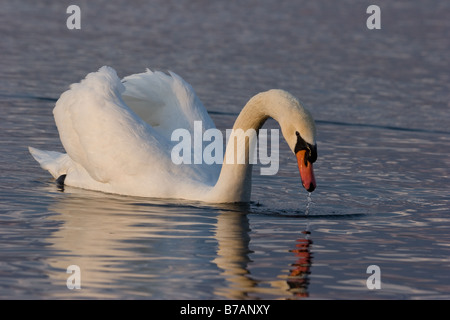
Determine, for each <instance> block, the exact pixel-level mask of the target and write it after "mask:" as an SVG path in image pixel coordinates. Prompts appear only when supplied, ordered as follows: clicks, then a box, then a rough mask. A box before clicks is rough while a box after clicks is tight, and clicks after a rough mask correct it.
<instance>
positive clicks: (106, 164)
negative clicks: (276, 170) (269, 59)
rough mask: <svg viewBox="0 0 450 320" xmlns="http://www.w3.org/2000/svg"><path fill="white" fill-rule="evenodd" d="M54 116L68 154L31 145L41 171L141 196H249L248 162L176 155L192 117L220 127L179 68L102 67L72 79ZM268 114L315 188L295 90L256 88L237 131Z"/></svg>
mask: <svg viewBox="0 0 450 320" xmlns="http://www.w3.org/2000/svg"><path fill="white" fill-rule="evenodd" d="M53 114H54V117H55V122H56V126H57V128H58V131H59V135H60V139H61V142H62V144H63V146H64V149H65V150H66V152H67V153H59V152H54V151H41V150H38V149H35V148H32V147H30V148H29V151H30V153H31V154H32V155H33V157H34V158H35V159H36V160H37V161H38V162H39V163H40V165H41V167H42V168H43V169H46V170H48V171H49V172H50V173H51V174H52V176H53V177H54V178H59V181H60V182H63V183H64V184H66V185H69V186H74V187H79V188H84V189H92V190H98V191H103V192H109V193H118V194H123V195H134V196H143V197H159V198H182V199H189V200H200V201H206V202H248V201H250V192H251V174H252V165H251V164H249V163H248V161H247V162H246V163H245V164H231V163H224V164H223V165H222V168H221V169H220V167H217V165H206V164H195V165H194V164H181V165H176V164H174V163H173V162H172V161H171V150H172V148H173V146H174V144H175V142H173V141H171V138H170V137H171V133H172V132H173V130H175V129H178V128H185V129H187V130H189V131H190V132H193V126H194V121H202V124H203V130H206V129H210V128H215V126H214V123H213V121H212V120H211V118H210V117H209V115H208V113H207V111H206V109H205V107H204V106H203V105H202V103H201V102H200V100H199V99H198V98H197V96H196V95H195V93H194V91H193V89H192V87H191V86H190V85H189V84H188V83H186V82H185V81H184V80H183V79H182V78H181V77H179V76H178V75H176V74H174V73H170V74H169V75H166V74H164V73H162V72H152V71H150V70H147V72H145V73H141V74H135V75H131V76H128V77H125V78H124V79H123V80H122V82H121V81H120V79H119V78H118V77H117V74H116V72H115V70H114V69H112V68H110V67H102V68H100V70H99V71H98V72H93V73H90V74H88V75H87V76H86V78H85V79H84V80H82V81H81V82H80V83H76V84H73V85H71V86H70V89H69V90H68V91H66V92H64V93H63V94H62V95H61V97H60V98H59V100H58V101H57V102H56V106H55V108H54V110H53ZM269 117H272V118H274V119H275V120H277V121H278V123H279V124H280V127H281V131H282V134H283V136H284V138H285V139H286V141H287V143H288V145H289V147H290V149H291V150H292V151H293V152H294V153H295V154H296V157H297V160H298V166H299V170H300V175H301V179H302V181H303V186H304V187H305V189H307V190H308V191H310V192H311V191H313V190H314V189H315V187H316V182H315V178H314V173H313V167H312V163H313V162H314V161H315V160H316V158H317V149H316V140H315V135H316V129H315V124H314V120H313V118H312V116H311V114H310V113H309V112H308V111H307V110H306V109H305V108H303V107H302V106H301V105H300V103H299V102H298V100H297V99H296V98H295V97H294V96H292V95H291V94H289V93H288V92H286V91H283V90H275V89H274V90H269V91H267V92H262V93H259V94H257V95H256V96H254V97H253V98H251V99H250V101H249V102H248V103H247V104H246V105H245V107H244V108H243V110H242V111H241V113H240V114H239V116H238V118H237V119H236V122H235V124H234V126H233V129H238V128H240V129H243V131H246V130H247V129H255V130H259V129H260V128H261V126H262V125H263V124H264V122H265V121H266V119H267V118H269ZM227 150H228V146H227ZM226 152H227V151H225V157H226ZM246 154H247V155H248V144H247V145H246ZM247 159H248V156H247ZM224 162H225V161H224Z"/></svg>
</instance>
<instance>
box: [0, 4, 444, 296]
mask: <svg viewBox="0 0 450 320" xmlns="http://www.w3.org/2000/svg"><path fill="white" fill-rule="evenodd" d="M152 3H153V2H152ZM69 4H71V3H65V2H64V1H62V2H57V3H56V2H53V1H34V2H33V3H18V2H15V1H3V2H2V4H1V5H0V17H1V21H2V23H1V24H0V34H1V36H2V41H1V43H0V52H1V53H0V69H1V70H2V77H1V79H0V113H1V122H0V150H1V152H0V298H3V299H11V298H13V299H17V298H18V299H49V298H56V299H60V298H113V299H230V298H233V299H304V298H312V299H322V298H323V299H361V298H363V299H378V298H389V299H449V298H450V277H449V272H448V270H449V267H450V230H449V229H450V217H449V207H450V199H449V198H450V197H449V189H448V186H449V167H450V160H449V157H448V154H449V151H450V130H449V125H450V118H449V113H448V110H449V101H450V96H449V92H450V90H449V89H450V88H449V83H450V81H449V80H450V79H449V72H448V66H449V59H450V58H449V55H448V51H449V49H450V45H449V44H450V43H449V42H450V41H449V39H448V34H449V31H450V23H449V21H450V20H449V17H450V5H449V4H448V3H446V2H444V1H441V2H439V4H436V2H430V1H395V3H393V2H392V1H378V5H379V6H380V7H381V10H382V29H381V30H373V31H370V30H368V29H367V28H366V26H365V21H366V18H367V16H368V15H367V14H366V13H365V11H366V8H367V6H368V5H369V4H364V3H360V2H358V3H356V2H353V1H339V2H333V1H324V0H321V1H314V2H311V1H309V2H292V1H270V0H267V1H245V2H236V3H234V2H225V1H222V2H216V1H214V2H213V1H184V2H179V1H154V5H152V6H151V7H150V6H148V5H147V4H146V3H144V2H136V3H135V4H133V6H131V5H130V4H129V3H128V2H125V1H115V2H114V3H112V2H110V1H96V2H95V4H94V3H92V2H87V1H80V2H79V5H80V7H81V10H82V28H81V30H67V28H66V24H65V20H66V18H67V17H68V15H67V14H66V13H65V10H66V8H67V6H68V5H69ZM102 65H110V66H112V67H114V68H115V69H116V70H117V72H118V74H119V76H121V77H123V76H125V75H128V74H131V73H137V72H141V71H143V70H144V69H145V68H147V67H150V68H154V69H158V70H168V69H170V70H173V71H175V72H176V73H178V74H180V75H181V76H182V77H184V78H185V79H186V80H187V81H188V82H189V83H191V84H192V86H193V87H194V88H195V90H196V92H197V94H198V95H199V97H200V99H201V100H202V101H203V103H204V104H205V106H206V107H207V109H208V110H209V111H211V114H212V117H213V119H214V121H215V122H216V125H217V126H218V127H219V128H220V129H222V130H225V129H226V128H231V127H232V124H233V121H234V119H235V117H236V115H237V114H238V113H239V111H240V109H241V107H242V106H243V105H244V104H245V103H246V101H247V100H248V99H249V98H250V97H251V96H252V95H253V94H255V93H257V92H258V91H262V90H267V89H269V88H283V89H286V90H288V91H290V92H292V93H293V94H295V95H296V96H298V97H299V98H300V100H301V101H303V103H304V104H305V105H306V106H307V107H308V108H309V109H310V110H311V112H312V113H313V116H314V117H315V119H316V120H317V129H318V151H319V158H318V161H317V163H316V166H315V170H316V178H317V181H318V188H317V189H316V191H314V193H313V194H312V195H311V200H312V203H310V204H309V208H308V210H307V206H308V194H307V192H306V191H304V190H303V189H302V187H301V184H300V178H299V175H298V169H297V167H296V159H295V157H294V155H293V154H291V152H290V151H289V149H288V147H287V144H285V143H284V141H283V142H282V143H280V148H281V149H280V166H279V167H280V170H279V172H278V174H277V175H276V176H260V175H259V174H258V172H259V168H258V166H256V168H255V175H254V179H253V183H254V186H253V196H252V203H250V204H249V205H246V206H242V205H241V206H238V205H227V206H217V205H209V204H202V203H198V202H186V201H176V200H170V201H167V200H161V199H146V198H135V197H124V196H117V195H111V194H103V193H98V192H91V191H85V190H78V189H76V188H65V190H64V192H61V191H60V190H58V188H57V187H56V186H55V184H54V181H53V180H52V179H51V178H50V176H49V175H48V173H46V172H45V171H43V170H42V169H40V168H39V166H38V164H37V163H36V162H35V161H34V160H33V159H32V158H31V156H30V155H29V154H28V151H27V146H34V147H37V148H42V149H47V150H59V151H62V150H63V149H62V146H61V144H60V142H59V138H58V133H57V130H56V127H55V125H54V121H53V117H52V108H53V106H54V102H55V100H56V99H57V98H58V97H59V95H60V94H61V93H62V92H63V91H64V90H65V89H66V88H67V87H68V85H69V84H70V83H73V82H77V81H79V80H80V79H81V78H83V77H84V76H85V75H86V74H87V73H88V72H91V71H94V70H97V69H98V68H99V67H101V66H102ZM265 127H267V128H277V124H276V123H275V122H274V121H268V122H267V124H266V126H265ZM306 213H307V214H306ZM72 264H75V265H78V266H80V268H81V272H82V273H81V286H82V287H81V289H80V290H69V289H68V288H67V286H66V280H67V278H68V276H69V275H68V274H67V273H66V269H67V267H68V266H69V265H72ZM370 265H377V266H379V267H380V270H381V289H379V290H369V289H368V288H367V286H366V280H367V278H368V277H369V274H367V273H366V270H367V267H368V266H370Z"/></svg>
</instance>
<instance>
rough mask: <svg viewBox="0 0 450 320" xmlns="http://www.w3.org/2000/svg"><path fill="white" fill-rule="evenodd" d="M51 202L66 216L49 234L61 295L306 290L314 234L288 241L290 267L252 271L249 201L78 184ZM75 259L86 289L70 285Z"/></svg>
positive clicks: (284, 293)
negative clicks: (111, 191)
mask: <svg viewBox="0 0 450 320" xmlns="http://www.w3.org/2000/svg"><path fill="white" fill-rule="evenodd" d="M50 209H51V210H52V211H54V212H57V213H59V215H57V216H56V218H55V219H58V220H60V221H61V227H60V229H59V230H58V231H57V232H56V233H55V234H54V235H53V237H52V238H51V239H49V241H50V242H52V249H53V250H54V252H56V253H57V254H55V255H54V256H53V258H51V259H50V261H49V264H50V266H51V268H50V269H51V271H50V272H49V275H50V277H51V279H52V280H53V283H54V284H55V286H57V287H58V288H60V290H59V291H58V290H57V291H56V292H55V293H54V295H56V296H57V297H62V298H64V297H81V298H127V297H128V298H139V297H141V298H150V299H151V298H155V299H218V298H225V299H247V298H253V299H254V298H261V297H263V298H271V299H273V298H281V299H286V298H290V297H295V296H307V289H308V274H309V266H310V253H309V244H310V241H309V240H305V239H300V240H298V241H297V244H296V245H295V239H293V241H292V243H293V245H292V247H294V248H295V249H292V248H286V253H287V254H288V255H290V256H291V257H292V259H291V262H290V264H291V270H286V267H288V265H281V266H279V268H278V269H276V268H275V269H276V270H279V271H278V274H273V275H271V276H270V279H262V278H261V277H260V278H258V276H254V275H252V274H251V268H252V266H257V265H258V260H257V256H254V255H253V254H252V251H251V249H250V242H251V241H250V240H251V239H250V236H251V230H250V225H249V215H248V210H249V207H247V206H232V205H231V206H222V207H216V206H202V205H199V204H198V203H197V204H189V203H185V202H178V203H177V202H172V203H171V204H167V202H158V201H157V200H154V201H151V200H147V199H141V198H133V197H117V196H114V195H111V196H109V195H105V194H100V193H95V192H90V191H89V192H88V191H86V192H85V191H81V190H75V191H73V192H71V193H67V192H66V193H64V194H63V195H62V197H61V200H60V201H58V202H57V203H55V204H54V205H53V206H52V207H51V208H50ZM289 249H292V250H290V252H289ZM267 250H268V251H270V249H267ZM251 259H254V260H253V261H252V260H251ZM277 263H278V261H273V265H274V266H276V265H277ZM72 264H75V265H78V266H79V267H80V269H81V289H80V290H69V289H67V287H66V280H67V278H68V276H69V274H67V273H66V272H65V271H66V269H67V267H68V266H69V265H72ZM249 270H250V271H249Z"/></svg>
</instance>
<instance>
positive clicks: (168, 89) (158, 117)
mask: <svg viewBox="0 0 450 320" xmlns="http://www.w3.org/2000/svg"><path fill="white" fill-rule="evenodd" d="M122 82H123V84H124V86H125V92H124V93H123V94H122V97H123V100H124V101H125V102H126V104H127V105H128V106H129V107H130V108H131V109H132V110H133V111H134V112H135V113H136V114H138V115H139V117H140V118H141V119H143V120H144V121H145V122H147V123H148V124H150V125H151V126H152V127H153V128H154V129H155V130H156V131H157V132H158V133H159V134H161V135H162V136H164V137H165V138H166V139H168V140H170V137H171V134H172V132H173V131H174V130H175V129H180V128H183V129H187V130H189V132H191V133H193V131H194V121H202V127H203V130H207V129H210V128H215V125H214V122H213V121H212V120H211V118H210V116H209V114H208V112H207V111H206V109H205V107H204V106H203V104H202V103H201V101H200V100H199V99H198V97H197V95H196V94H195V92H194V90H193V89H192V87H191V86H190V85H189V84H188V83H187V82H186V81H184V80H183V79H182V78H181V77H180V76H178V75H177V74H175V73H173V72H169V75H167V74H165V73H162V72H158V71H156V72H153V71H151V70H149V69H147V71H146V72H144V73H139V74H134V75H131V76H128V77H125V78H124V79H123V80H122Z"/></svg>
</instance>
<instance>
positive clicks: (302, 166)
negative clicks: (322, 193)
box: [295, 150, 316, 192]
mask: <svg viewBox="0 0 450 320" xmlns="http://www.w3.org/2000/svg"><path fill="white" fill-rule="evenodd" d="M305 154H306V150H300V151H298V152H297V153H296V154H295V156H296V157H297V163H298V170H299V171H300V177H301V178H302V184H303V187H304V188H305V189H306V190H307V191H308V192H313V191H314V189H316V178H315V177H314V170H313V165H312V163H310V162H309V161H305Z"/></svg>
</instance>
